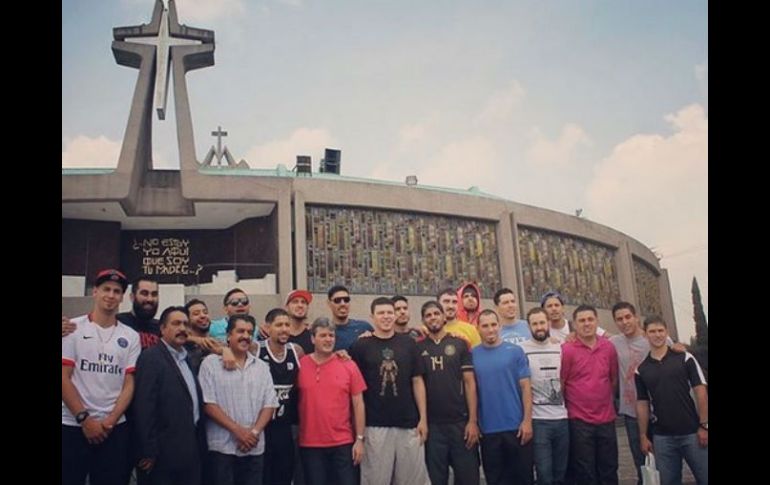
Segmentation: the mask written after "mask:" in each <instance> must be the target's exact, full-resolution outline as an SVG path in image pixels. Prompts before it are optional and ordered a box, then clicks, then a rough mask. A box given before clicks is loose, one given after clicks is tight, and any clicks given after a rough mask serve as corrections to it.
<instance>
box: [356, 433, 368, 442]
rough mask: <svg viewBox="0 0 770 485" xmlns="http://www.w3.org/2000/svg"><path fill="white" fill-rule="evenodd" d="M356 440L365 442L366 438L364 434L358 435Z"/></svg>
mask: <svg viewBox="0 0 770 485" xmlns="http://www.w3.org/2000/svg"><path fill="white" fill-rule="evenodd" d="M356 439H357V440H358V441H364V440H365V439H366V436H364V435H362V434H358V435H356Z"/></svg>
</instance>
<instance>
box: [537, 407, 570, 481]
mask: <svg viewBox="0 0 770 485" xmlns="http://www.w3.org/2000/svg"><path fill="white" fill-rule="evenodd" d="M532 430H533V433H534V437H533V438H532V441H533V443H534V451H535V470H537V483H538V485H557V484H562V483H564V475H565V473H566V472H567V459H568V458H569V420H567V419H566V418H565V419H533V420H532Z"/></svg>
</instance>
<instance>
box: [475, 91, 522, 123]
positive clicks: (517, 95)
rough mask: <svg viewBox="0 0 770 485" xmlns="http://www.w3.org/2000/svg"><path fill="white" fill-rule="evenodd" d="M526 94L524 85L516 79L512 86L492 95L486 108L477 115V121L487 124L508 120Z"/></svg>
mask: <svg viewBox="0 0 770 485" xmlns="http://www.w3.org/2000/svg"><path fill="white" fill-rule="evenodd" d="M525 95H526V91H525V90H524V87H523V86H522V85H521V84H520V83H519V82H518V81H516V80H514V81H513V82H512V83H511V84H510V86H508V87H507V88H505V89H503V90H500V91H498V92H496V93H494V94H492V96H490V98H489V100H487V103H486V105H485V106H484V109H482V110H481V112H480V113H479V114H478V116H476V123H477V124H487V123H497V122H500V121H505V120H507V119H508V118H510V116H511V114H513V111H514V109H515V108H516V107H517V106H518V105H519V104H521V100H522V99H524V96H525Z"/></svg>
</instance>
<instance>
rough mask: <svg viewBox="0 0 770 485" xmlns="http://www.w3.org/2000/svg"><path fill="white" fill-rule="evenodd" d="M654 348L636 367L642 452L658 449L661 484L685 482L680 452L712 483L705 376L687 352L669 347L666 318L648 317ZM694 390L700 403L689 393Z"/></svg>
mask: <svg viewBox="0 0 770 485" xmlns="http://www.w3.org/2000/svg"><path fill="white" fill-rule="evenodd" d="M644 331H645V333H646V335H647V339H648V340H649V341H650V353H649V355H648V356H647V358H646V359H644V360H643V361H642V363H641V364H639V367H638V368H637V369H636V376H635V378H636V396H637V397H636V398H637V401H636V413H637V419H638V420H639V434H640V436H641V438H640V445H641V449H642V452H643V453H645V454H646V453H650V452H652V451H653V448H654V453H655V461H656V463H657V466H658V471H659V472H660V479H661V483H662V485H667V484H680V483H682V458H684V459H685V460H686V461H687V464H688V465H689V466H690V469H691V470H692V473H693V475H694V476H695V480H696V481H697V482H698V485H708V434H709V433H708V393H707V391H706V379H705V377H704V376H703V371H702V370H701V368H700V366H699V365H698V362H697V361H696V360H695V357H693V356H692V354H690V353H689V352H684V353H676V352H671V350H670V349H669V348H668V345H666V339H667V338H668V327H667V325H666V322H664V321H663V319H662V318H660V317H657V316H652V317H649V318H647V319H646V320H645V321H644ZM691 388H692V390H693V391H694V393H695V399H696V401H697V409H696V403H695V402H693V399H692V397H691V396H690V389H691ZM650 403H652V407H653V408H654V409H655V421H654V423H655V428H654V436H653V442H652V443H650V440H649V439H648V438H647V427H648V422H649V420H650Z"/></svg>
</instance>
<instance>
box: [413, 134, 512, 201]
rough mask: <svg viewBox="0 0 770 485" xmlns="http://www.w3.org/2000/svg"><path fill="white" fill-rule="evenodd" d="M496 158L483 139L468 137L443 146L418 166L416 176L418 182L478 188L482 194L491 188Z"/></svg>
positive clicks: (496, 166) (492, 147) (480, 137)
mask: <svg viewBox="0 0 770 485" xmlns="http://www.w3.org/2000/svg"><path fill="white" fill-rule="evenodd" d="M500 163H501V162H500V158H499V154H498V152H497V150H496V149H495V146H494V144H493V143H492V142H490V141H489V140H488V139H486V138H485V137H483V136H472V137H469V138H466V139H463V140H460V141H455V142H450V143H447V144H446V145H444V147H443V148H442V149H441V150H440V151H439V153H438V155H437V156H435V157H434V158H433V159H432V160H430V161H429V162H428V163H425V164H420V165H419V168H417V169H416V171H415V172H416V173H417V175H418V178H419V180H420V183H424V184H426V185H437V186H441V187H453V188H459V189H467V188H469V187H470V186H472V185H475V186H478V187H479V188H480V189H481V190H483V191H485V192H489V191H490V187H493V186H494V185H495V182H496V179H497V174H498V173H499V168H500Z"/></svg>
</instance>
